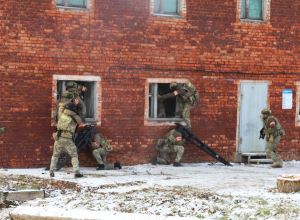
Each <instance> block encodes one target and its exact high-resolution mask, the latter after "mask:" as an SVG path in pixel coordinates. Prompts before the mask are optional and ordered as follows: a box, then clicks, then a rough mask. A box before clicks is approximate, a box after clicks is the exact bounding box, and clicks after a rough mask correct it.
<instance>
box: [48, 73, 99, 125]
mask: <svg viewBox="0 0 300 220" xmlns="http://www.w3.org/2000/svg"><path fill="white" fill-rule="evenodd" d="M66 81H76V82H78V83H79V84H80V81H82V82H88V83H93V88H89V89H92V90H93V91H91V93H92V94H94V96H93V97H91V99H90V100H91V101H92V102H93V105H94V106H93V114H94V116H93V117H92V118H86V124H97V125H100V124H101V107H102V106H101V104H102V101H101V77H99V76H77V75H53V85H52V99H53V102H52V111H51V119H52V120H51V125H52V126H56V125H57V123H56V122H55V121H54V117H55V114H56V104H55V103H56V100H57V99H58V98H59V97H60V95H61V94H58V87H57V86H58V83H59V82H62V86H61V91H60V92H62V91H65V90H66V84H65V83H64V82H66ZM60 98H61V97H60ZM86 107H87V108H88V105H87V104H86Z"/></svg>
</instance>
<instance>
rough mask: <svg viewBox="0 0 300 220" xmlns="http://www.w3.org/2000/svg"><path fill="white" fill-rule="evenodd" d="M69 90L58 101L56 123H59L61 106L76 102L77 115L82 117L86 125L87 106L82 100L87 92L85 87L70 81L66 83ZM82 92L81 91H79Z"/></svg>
mask: <svg viewBox="0 0 300 220" xmlns="http://www.w3.org/2000/svg"><path fill="white" fill-rule="evenodd" d="M66 87H67V90H66V91H64V92H63V93H62V98H61V99H59V100H57V101H56V121H58V117H57V116H58V110H59V108H60V107H61V106H63V105H64V104H66V103H68V102H74V103H75V104H76V113H77V115H79V116H80V117H81V119H82V120H83V122H84V123H85V117H86V106H85V103H84V102H83V100H82V92H84V91H86V90H87V88H86V87H85V86H81V85H78V84H77V83H75V82H74V81H68V82H67V83H66ZM78 88H79V89H80V90H79V89H78Z"/></svg>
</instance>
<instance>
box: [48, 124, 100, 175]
mask: <svg viewBox="0 0 300 220" xmlns="http://www.w3.org/2000/svg"><path fill="white" fill-rule="evenodd" d="M92 131H94V134H93V135H92ZM98 132H99V131H98V130H97V129H96V125H86V126H84V127H83V128H82V129H81V131H80V132H79V134H78V136H77V137H76V140H75V145H76V148H77V153H78V152H79V151H81V150H82V149H83V148H84V147H85V146H86V145H87V144H89V143H90V140H91V139H92V138H93V137H94V136H95V135H96V134H98ZM71 159H72V158H71V157H70V155H69V154H68V152H67V151H66V150H64V151H62V153H61V154H60V156H59V159H58V162H57V165H56V169H55V171H58V170H60V169H61V168H62V167H64V166H65V165H66V164H67V163H68V162H69V161H70V160H71ZM45 170H50V165H49V166H48V167H47V168H46V169H45Z"/></svg>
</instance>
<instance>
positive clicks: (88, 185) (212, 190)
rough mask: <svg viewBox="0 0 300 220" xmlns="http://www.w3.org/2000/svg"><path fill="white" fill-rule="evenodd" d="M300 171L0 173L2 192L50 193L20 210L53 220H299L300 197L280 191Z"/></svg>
mask: <svg viewBox="0 0 300 220" xmlns="http://www.w3.org/2000/svg"><path fill="white" fill-rule="evenodd" d="M150 167H155V168H150ZM299 168H300V162H297V161H291V162H285V163H284V164H283V168H281V169H278V168H277V169H273V168H270V165H269V164H266V165H254V164H251V165H244V164H233V166H232V167H228V166H224V165H223V164H221V163H214V164H211V163H197V164H184V167H173V166H172V165H168V166H167V165H165V166H152V165H149V164H148V165H143V166H125V167H123V169H121V170H110V171H96V170H95V168H81V172H83V174H84V178H74V174H73V172H72V168H71V167H68V168H63V169H62V170H61V171H59V172H56V173H55V177H54V178H50V177H49V172H48V171H44V169H8V170H3V169H2V170H1V169H0V181H1V182H0V191H1V190H10V189H12V188H14V189H16V188H18V189H25V188H31V189H33V188H42V189H46V192H47V195H48V197H47V198H45V199H36V200H31V201H27V202H24V203H22V204H21V205H20V206H18V207H17V209H19V210H20V209H23V210H25V209H27V211H28V210H30V208H32V207H34V208H35V210H37V211H36V213H35V214H36V215H38V214H40V215H43V212H42V211H48V214H49V211H50V213H52V212H53V216H54V215H56V214H57V213H59V211H58V210H60V213H64V212H65V213H69V212H70V210H72V213H73V216H71V217H74V218H76V217H77V218H79V217H78V215H77V214H76V213H80V212H81V211H82V213H83V210H84V211H90V212H84V213H98V212H99V211H101V213H106V214H107V215H109V214H111V215H115V216H116V217H117V218H118V219H120V218H122V220H125V219H135V218H133V217H132V218H130V216H135V215H136V214H143V216H149V218H148V219H150V216H152V217H153V216H154V215H155V216H157V217H158V218H157V219H164V218H166V216H174V217H173V218H170V219H175V217H184V218H189V219H199V218H204V219H300V215H299V214H300V211H299V208H300V207H299V206H300V205H299V204H300V193H299V192H297V193H292V194H285V193H278V191H277V189H276V180H277V178H278V177H280V175H281V174H299V173H300V170H299ZM147 170H148V171H149V170H150V171H149V173H150V174H149V173H148V172H146V171H147ZM161 173H162V174H161ZM14 209H15V208H2V209H0V219H9V218H8V217H9V212H11V211H13V210H14ZM51 210H52V211H51ZM14 211H16V210H14ZM44 213H45V212H44ZM128 213H135V214H131V215H130V214H128ZM48 214H47V215H48ZM91 215H92V214H91ZM120 216H121V217H120ZM102 217H103V215H102ZM117 218H116V219H117ZM136 218H138V217H136ZM86 219H87V218H86ZM93 219H95V218H93ZM99 219H100V217H99ZM108 219H109V218H108ZM110 219H112V218H110ZM145 219H147V218H145ZM151 219H153V218H151ZM167 219H168V218H167ZM176 219H178V218H176ZM181 219H183V218H181Z"/></svg>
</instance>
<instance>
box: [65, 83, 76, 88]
mask: <svg viewBox="0 0 300 220" xmlns="http://www.w3.org/2000/svg"><path fill="white" fill-rule="evenodd" d="M66 87H67V89H68V88H76V89H77V83H76V82H74V81H68V82H67V83H66Z"/></svg>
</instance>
